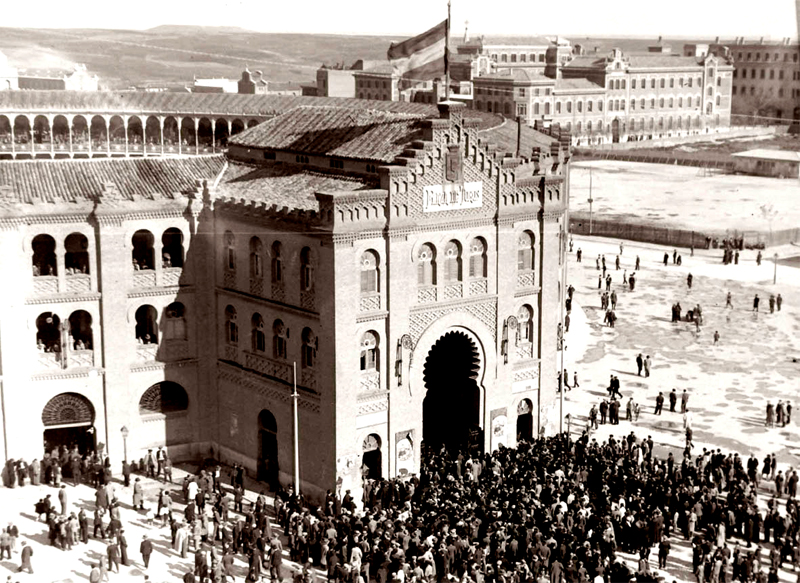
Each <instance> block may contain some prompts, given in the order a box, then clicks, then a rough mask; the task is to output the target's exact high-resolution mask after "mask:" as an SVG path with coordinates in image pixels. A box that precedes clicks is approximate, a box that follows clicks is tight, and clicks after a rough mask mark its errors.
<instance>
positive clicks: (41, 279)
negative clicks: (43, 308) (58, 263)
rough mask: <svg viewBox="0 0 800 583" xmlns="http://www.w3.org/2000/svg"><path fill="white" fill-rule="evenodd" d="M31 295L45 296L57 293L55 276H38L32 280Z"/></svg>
mask: <svg viewBox="0 0 800 583" xmlns="http://www.w3.org/2000/svg"><path fill="white" fill-rule="evenodd" d="M33 293H35V294H36V295H37V296H46V295H50V294H57V293H58V277H56V276H55V275H39V276H36V277H34V278H33Z"/></svg>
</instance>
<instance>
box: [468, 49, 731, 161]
mask: <svg viewBox="0 0 800 583" xmlns="http://www.w3.org/2000/svg"><path fill="white" fill-rule="evenodd" d="M732 73H733V67H732V65H731V63H730V61H729V60H727V58H726V57H725V56H717V55H716V54H713V53H704V54H702V55H701V56H688V57H687V56H682V55H675V54H671V53H670V51H668V50H667V48H666V47H664V46H663V45H661V44H659V45H654V47H653V50H651V51H649V52H648V53H643V54H632V55H626V54H625V53H623V52H622V51H621V50H620V49H614V50H613V51H612V52H610V53H609V54H608V55H606V56H604V57H602V56H598V55H577V56H574V57H572V58H571V59H570V60H569V61H568V62H567V63H566V64H564V63H563V59H562V55H561V53H560V51H559V47H558V46H557V45H551V47H550V49H549V51H548V52H547V55H546V59H545V67H544V69H538V70H530V69H521V68H514V69H498V71H497V72H496V73H492V74H488V75H483V76H481V77H478V78H476V79H474V80H473V84H474V87H475V99H474V107H475V108H476V109H478V110H479V111H490V112H493V113H499V114H501V115H504V116H509V117H515V116H522V117H525V118H526V119H527V120H528V123H529V124H535V123H536V121H537V120H539V121H540V122H541V123H543V124H547V123H558V124H560V125H561V126H562V127H565V128H566V129H568V130H569V131H570V133H571V135H572V140H573V143H574V144H579V145H584V144H587V145H588V144H602V143H609V142H610V143H614V142H620V141H634V140H642V139H657V138H663V137H675V136H686V135H692V134H699V133H707V132H712V131H713V132H716V131H724V130H726V129H727V128H728V127H729V126H730V116H731V82H732V77H733V75H732Z"/></svg>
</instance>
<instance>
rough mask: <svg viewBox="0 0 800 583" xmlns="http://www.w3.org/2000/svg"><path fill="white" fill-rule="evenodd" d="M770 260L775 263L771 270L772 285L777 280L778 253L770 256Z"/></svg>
mask: <svg viewBox="0 0 800 583" xmlns="http://www.w3.org/2000/svg"><path fill="white" fill-rule="evenodd" d="M772 261H773V263H774V264H775V269H774V270H773V272H772V285H775V284H776V283H777V281H778V254H777V253H776V254H775V255H773V256H772Z"/></svg>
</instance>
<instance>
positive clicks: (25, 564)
mask: <svg viewBox="0 0 800 583" xmlns="http://www.w3.org/2000/svg"><path fill="white" fill-rule="evenodd" d="M32 556H33V548H31V547H30V546H29V545H28V543H27V542H26V541H22V550H21V551H20V559H21V561H22V564H21V565H20V566H19V569H17V573H22V572H23V571H27V572H28V573H30V574H31V575H33V566H32V565H31V557H32Z"/></svg>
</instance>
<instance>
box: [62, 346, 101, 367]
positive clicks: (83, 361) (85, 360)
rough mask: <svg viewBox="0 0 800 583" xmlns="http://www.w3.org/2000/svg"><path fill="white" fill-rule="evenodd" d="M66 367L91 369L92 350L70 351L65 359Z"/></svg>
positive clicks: (92, 364)
mask: <svg viewBox="0 0 800 583" xmlns="http://www.w3.org/2000/svg"><path fill="white" fill-rule="evenodd" d="M67 366H68V367H69V368H73V367H75V368H77V367H82V366H83V367H93V366H94V350H70V351H69V356H68V357H67Z"/></svg>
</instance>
